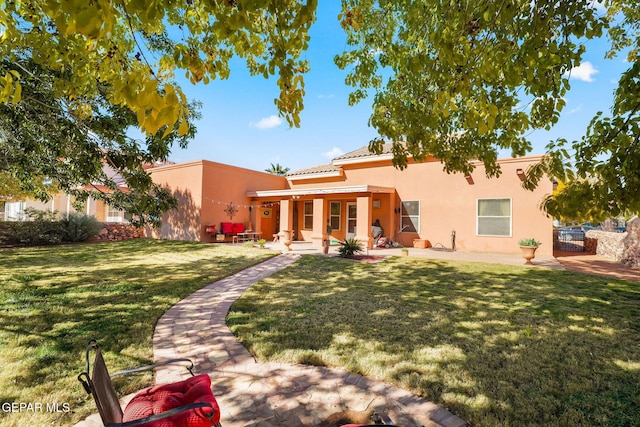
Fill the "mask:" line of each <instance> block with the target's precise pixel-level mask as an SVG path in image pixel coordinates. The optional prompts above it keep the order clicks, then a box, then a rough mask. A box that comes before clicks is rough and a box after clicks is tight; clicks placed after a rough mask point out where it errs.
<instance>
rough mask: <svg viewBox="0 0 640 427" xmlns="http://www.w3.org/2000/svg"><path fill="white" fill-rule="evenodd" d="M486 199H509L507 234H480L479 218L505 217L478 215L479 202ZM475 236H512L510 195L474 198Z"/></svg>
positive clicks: (511, 203)
mask: <svg viewBox="0 0 640 427" xmlns="http://www.w3.org/2000/svg"><path fill="white" fill-rule="evenodd" d="M486 200H508V201H509V234H508V235H507V234H480V218H506V217H505V216H496V215H483V216H480V202H482V201H486ZM476 236H477V237H513V199H512V198H511V197H486V198H482V199H476Z"/></svg>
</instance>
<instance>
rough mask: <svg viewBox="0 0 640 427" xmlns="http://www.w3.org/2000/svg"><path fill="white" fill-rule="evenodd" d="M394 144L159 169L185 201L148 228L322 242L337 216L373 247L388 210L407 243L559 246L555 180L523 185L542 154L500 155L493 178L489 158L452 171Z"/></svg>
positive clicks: (545, 249)
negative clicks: (233, 226)
mask: <svg viewBox="0 0 640 427" xmlns="http://www.w3.org/2000/svg"><path fill="white" fill-rule="evenodd" d="M390 147H391V144H387V145H386V146H385V150H384V151H383V153H382V154H380V155H374V154H371V153H369V152H368V150H367V148H366V147H365V148H362V149H360V150H356V151H353V152H351V153H347V154H344V155H342V156H340V157H337V158H335V159H334V160H333V161H332V162H331V164H327V165H320V166H316V167H312V168H309V169H304V170H299V171H293V172H290V173H288V174H287V175H286V177H279V176H274V175H271V174H266V173H263V172H257V171H252V170H248V169H243V168H238V167H234V166H229V165H224V164H220V163H214V162H209V161H205V160H202V161H197V162H189V163H183V164H175V165H169V166H161V167H157V168H153V169H151V170H150V173H151V176H152V177H153V179H154V181H155V182H157V183H161V184H163V185H167V186H169V187H170V188H171V189H172V190H173V193H174V196H176V197H177V198H178V200H179V202H180V208H179V209H178V210H177V211H172V212H170V213H168V214H167V215H166V216H165V218H164V220H163V226H162V228H161V229H159V230H151V229H149V230H148V234H149V235H152V236H154V237H159V238H170V239H182V240H200V241H212V240H214V238H213V236H212V235H210V234H209V233H207V232H206V229H207V227H208V226H211V225H215V226H216V229H217V230H220V224H221V223H222V222H241V223H243V224H245V228H249V229H253V230H255V231H256V232H260V233H262V236H263V238H265V239H267V240H270V239H271V238H272V236H273V235H274V234H276V233H278V232H284V231H289V232H291V234H292V236H293V240H297V241H307V242H312V243H313V244H314V245H316V246H321V245H322V239H323V234H324V233H325V230H326V228H327V225H330V226H331V228H332V236H333V238H335V239H338V240H343V239H346V238H355V239H357V240H360V241H362V242H363V243H365V244H366V245H369V246H370V245H371V244H372V239H371V236H370V231H371V225H372V223H373V222H374V221H375V220H376V219H378V220H379V221H380V224H381V225H382V228H383V229H384V236H386V237H388V238H390V239H391V240H393V241H397V242H399V243H400V244H402V245H403V246H412V245H413V242H414V240H416V239H421V240H427V241H428V242H429V243H430V244H431V245H433V246H438V247H444V248H451V247H452V246H453V245H454V244H455V248H456V250H461V251H476V252H501V253H518V252H519V248H518V240H520V239H521V238H525V237H533V238H535V239H536V240H539V241H541V242H542V243H543V245H542V246H541V247H540V249H538V251H539V253H541V254H551V253H552V251H553V224H552V218H550V217H547V215H546V214H545V213H544V212H542V211H541V210H540V202H541V201H542V199H543V198H544V197H545V196H546V195H548V194H551V192H552V190H553V183H552V182H551V180H543V181H542V182H541V183H540V185H539V186H538V188H537V189H536V190H534V191H528V190H525V189H523V188H522V179H523V176H524V175H523V171H526V169H527V168H528V167H529V165H531V164H534V163H536V162H537V161H539V160H540V157H538V156H529V157H522V158H516V159H503V160H500V161H499V164H500V166H501V168H502V175H501V176H500V177H499V178H492V179H488V178H486V176H485V173H484V167H483V165H482V164H481V163H479V162H478V163H477V164H475V166H476V169H475V170H474V172H473V174H472V175H471V176H467V177H465V176H463V175H462V174H447V173H445V172H444V171H443V166H442V164H441V163H439V162H438V161H437V160H435V159H428V160H427V161H424V162H420V163H417V162H413V161H411V160H410V161H409V164H408V166H407V168H406V169H405V170H399V169H396V168H395V167H394V166H393V164H392V154H391V152H390ZM454 234H455V242H454V239H453V237H452V236H453V235H454Z"/></svg>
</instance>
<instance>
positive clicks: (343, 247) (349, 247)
mask: <svg viewBox="0 0 640 427" xmlns="http://www.w3.org/2000/svg"><path fill="white" fill-rule="evenodd" d="M363 251H364V247H363V246H362V243H361V242H359V241H357V240H356V239H353V238H351V239H347V240H345V241H344V242H340V247H339V248H338V254H339V255H340V256H341V257H342V258H351V257H353V256H354V255H355V254H357V253H360V252H363Z"/></svg>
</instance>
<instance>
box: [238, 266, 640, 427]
mask: <svg viewBox="0 0 640 427" xmlns="http://www.w3.org/2000/svg"><path fill="white" fill-rule="evenodd" d="M228 321H229V324H230V326H231V327H232V330H233V331H234V333H235V334H237V335H238V336H239V337H240V338H241V340H242V341H243V342H244V343H245V345H246V346H247V347H248V348H249V349H250V350H251V351H252V352H253V353H254V354H255V355H256V356H257V357H258V358H259V359H262V360H281V361H288V362H294V363H295V362H300V363H309V364H319V365H327V366H338V367H343V368H346V369H348V370H351V371H353V372H356V373H360V374H364V375H367V376H369V377H372V378H377V379H381V380H384V381H387V382H389V383H394V384H396V385H399V386H401V387H404V388H406V389H409V390H412V391H414V392H415V393H417V394H419V395H421V396H424V397H425V398H427V399H430V400H432V401H434V402H436V403H438V404H440V405H444V406H447V407H449V408H450V409H451V410H452V411H453V412H455V413H456V414H458V415H460V416H461V417H462V418H464V419H466V420H467V421H469V422H470V423H471V425H474V426H483V427H490V426H528V425H531V426H638V425H640V285H639V284H637V283H631V282H625V281H617V280H612V279H607V278H602V277H597V276H591V275H584V274H577V273H573V272H566V271H552V270H544V269H536V268H525V267H515V266H500V265H489V264H479V263H461V262H445V261H433V260H426V259H419V258H405V257H399V258H392V259H389V260H387V261H385V262H383V263H380V264H365V263H357V262H353V261H349V260H342V259H336V258H325V257H313V256H307V257H304V258H303V259H302V260H301V261H300V262H299V263H297V264H296V265H295V266H293V267H291V268H289V269H287V270H286V271H283V272H280V273H278V274H276V275H274V276H272V277H269V278H267V279H266V280H264V281H262V282H260V283H259V284H256V285H254V287H252V288H251V289H250V290H249V292H247V293H246V294H245V295H244V296H243V297H242V298H241V299H239V300H238V301H237V302H236V303H235V304H234V306H233V307H232V312H231V313H230V315H229V319H228Z"/></svg>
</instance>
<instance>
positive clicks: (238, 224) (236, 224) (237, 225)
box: [233, 222, 244, 233]
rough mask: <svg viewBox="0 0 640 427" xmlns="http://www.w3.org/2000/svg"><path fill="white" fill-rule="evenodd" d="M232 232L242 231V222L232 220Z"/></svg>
mask: <svg viewBox="0 0 640 427" xmlns="http://www.w3.org/2000/svg"><path fill="white" fill-rule="evenodd" d="M233 232H234V233H244V224H243V223H242V222H234V223H233Z"/></svg>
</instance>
